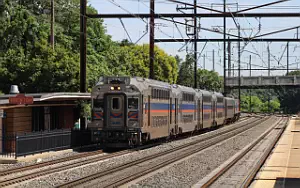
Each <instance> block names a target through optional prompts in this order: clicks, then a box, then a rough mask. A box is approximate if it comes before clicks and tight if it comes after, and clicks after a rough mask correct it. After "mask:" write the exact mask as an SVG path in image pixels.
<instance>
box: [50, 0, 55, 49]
mask: <svg viewBox="0 0 300 188" xmlns="http://www.w3.org/2000/svg"><path fill="white" fill-rule="evenodd" d="M54 14H55V13H54V0H51V29H50V30H51V31H50V32H51V33H50V44H51V48H52V49H53V50H54V20H55V18H54Z"/></svg>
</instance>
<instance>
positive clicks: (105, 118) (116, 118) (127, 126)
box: [88, 77, 143, 146]
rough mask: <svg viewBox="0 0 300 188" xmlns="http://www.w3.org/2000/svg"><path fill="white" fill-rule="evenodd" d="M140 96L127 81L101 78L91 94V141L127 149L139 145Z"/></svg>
mask: <svg viewBox="0 0 300 188" xmlns="http://www.w3.org/2000/svg"><path fill="white" fill-rule="evenodd" d="M141 100H142V98H141V92H140V91H139V89H137V88H136V87H135V86H134V85H130V78H129V77H102V78H100V80H99V82H98V83H97V85H96V86H95V87H94V88H93V90H92V114H93V119H92V122H91V123H90V124H89V125H88V129H89V130H91V133H92V141H93V142H100V143H109V144H111V145H122V144H124V146H127V145H128V144H129V145H130V144H132V143H139V142H140V139H141V135H140V123H141V120H140V118H139V117H140V116H141V115H142V114H141V110H140V109H142V108H143V107H142V105H141V102H140V101H141Z"/></svg>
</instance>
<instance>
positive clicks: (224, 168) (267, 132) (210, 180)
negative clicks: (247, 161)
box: [201, 117, 284, 188]
mask: <svg viewBox="0 0 300 188" xmlns="http://www.w3.org/2000/svg"><path fill="white" fill-rule="evenodd" d="M283 121H284V118H283V117H282V119H280V120H279V121H278V122H276V123H275V124H274V126H272V128H270V129H269V130H268V131H266V132H265V133H264V134H262V135H261V136H259V137H258V138H257V139H256V140H255V142H253V143H252V144H251V145H250V146H249V147H247V149H245V150H244V151H243V152H241V153H240V154H239V155H238V156H237V157H235V158H234V159H233V160H232V161H230V162H229V163H228V164H227V165H226V166H224V167H223V168H222V169H220V170H219V171H218V172H217V173H216V174H215V175H214V176H212V177H211V178H210V179H208V180H207V181H206V182H205V183H204V184H203V185H201V187H202V188H207V187H210V186H211V185H212V184H213V183H214V182H216V181H217V180H218V179H219V178H220V177H221V176H222V175H223V174H224V173H225V172H227V171H228V170H229V169H230V168H232V167H233V166H234V165H235V164H237V163H238V162H239V161H240V160H241V159H242V158H243V157H244V156H245V155H246V154H247V153H249V152H250V151H251V150H252V149H253V148H254V147H255V146H257V144H258V143H259V142H261V141H262V140H263V139H264V138H265V137H266V136H267V135H269V134H270V133H271V131H272V130H274V128H275V127H278V126H279V125H280V123H281V122H283ZM282 130H283V129H281V131H282ZM278 135H279V137H280V135H281V132H280V133H279V134H278ZM278 135H277V137H278ZM277 137H276V138H277ZM274 142H275V144H276V142H277V139H275V140H274V141H273V142H272V143H274ZM271 146H273V144H272V145H271ZM267 154H269V152H268V153H267ZM264 155H265V154H264ZM255 172H256V171H255ZM251 174H252V173H251ZM254 175H255V174H254ZM251 177H252V176H249V179H250V178H251ZM247 180H248V178H247ZM251 180H252V179H251ZM247 182H248V181H247ZM247 185H248V184H247ZM243 187H244V186H243Z"/></svg>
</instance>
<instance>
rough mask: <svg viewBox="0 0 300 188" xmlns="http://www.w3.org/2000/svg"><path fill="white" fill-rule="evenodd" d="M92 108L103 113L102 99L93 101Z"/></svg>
mask: <svg viewBox="0 0 300 188" xmlns="http://www.w3.org/2000/svg"><path fill="white" fill-rule="evenodd" d="M93 107H94V108H96V109H99V110H102V111H103V108H104V103H103V99H94V100H93Z"/></svg>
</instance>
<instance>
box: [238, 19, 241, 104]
mask: <svg viewBox="0 0 300 188" xmlns="http://www.w3.org/2000/svg"><path fill="white" fill-rule="evenodd" d="M238 36H239V38H240V37H241V26H240V25H238ZM238 50H239V52H238V69H239V70H238V77H239V101H240V102H239V109H241V41H238Z"/></svg>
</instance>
